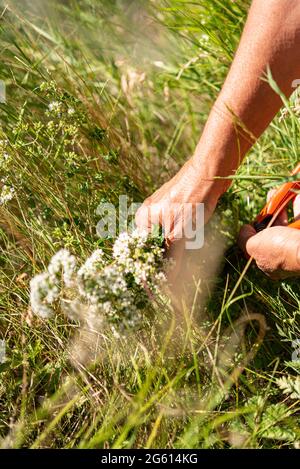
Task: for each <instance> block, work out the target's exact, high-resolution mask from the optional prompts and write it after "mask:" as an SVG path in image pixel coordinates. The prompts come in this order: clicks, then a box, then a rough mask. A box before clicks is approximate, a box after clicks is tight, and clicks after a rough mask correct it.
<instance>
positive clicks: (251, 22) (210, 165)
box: [193, 0, 300, 195]
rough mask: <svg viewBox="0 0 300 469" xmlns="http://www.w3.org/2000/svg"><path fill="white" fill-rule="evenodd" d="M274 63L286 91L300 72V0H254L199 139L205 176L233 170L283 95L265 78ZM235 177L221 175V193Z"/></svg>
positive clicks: (217, 185) (218, 190) (217, 183)
mask: <svg viewBox="0 0 300 469" xmlns="http://www.w3.org/2000/svg"><path fill="white" fill-rule="evenodd" d="M268 67H270V69H271V72H272V75H273V78H274V79H275V81H276V82H277V84H278V86H279V88H280V89H281V90H282V91H283V92H284V94H285V95H286V96H290V94H291V93H292V92H293V90H294V88H293V86H292V84H293V81H294V80H295V79H297V78H300V1H299V0H267V1H266V0H254V1H253V3H252V6H251V8H250V11H249V15H248V19H247V22H246V25H245V29H244V32H243V35H242V38H241V41H240V45H239V48H238V50H237V52H236V55H235V59H234V61H233V63H232V66H231V69H230V71H229V74H228V76H227V79H226V81H225V83H224V86H223V88H222V91H221V93H220V95H219V97H218V99H217V100H216V102H215V104H214V106H213V108H212V110H211V113H210V115H209V118H208V121H207V123H206V126H205V128H204V131H203V133H202V136H201V139H200V141H199V143H198V145H197V148H196V151H195V154H194V157H193V159H194V161H195V162H196V163H197V164H198V163H199V162H200V165H199V166H200V167H201V171H200V172H201V174H200V178H203V179H210V180H213V179H214V177H216V176H219V177H224V176H229V175H232V174H234V171H235V170H236V169H237V168H238V166H239V164H240V163H241V161H242V159H243V157H244V156H245V154H246V153H247V151H248V150H249V149H250V148H251V146H252V145H253V144H254V143H255V141H256V139H257V138H258V137H259V136H260V135H261V134H262V132H263V131H264V130H265V129H266V127H267V126H268V125H269V123H270V122H271V121H272V119H273V118H274V116H275V115H276V113H277V112H278V110H279V109H280V107H281V106H282V101H281V99H280V97H279V96H278V95H277V94H276V93H275V92H274V91H273V90H272V88H271V87H270V85H269V83H267V82H266V81H265V80H264V77H265V75H266V71H267V68H268ZM229 185H230V182H228V180H217V181H215V182H214V186H215V187H214V189H215V191H216V193H218V195H220V194H221V193H222V192H224V191H225V190H226V189H227V188H228V186H229Z"/></svg>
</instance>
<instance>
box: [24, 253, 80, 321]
mask: <svg viewBox="0 0 300 469" xmlns="http://www.w3.org/2000/svg"><path fill="white" fill-rule="evenodd" d="M75 271H76V259H75V257H74V256H72V255H71V254H70V253H69V252H68V251H67V250H66V249H61V250H60V251H58V252H57V253H56V254H55V255H54V256H53V257H52V259H51V261H50V264H49V266H48V269H47V271H46V272H43V273H42V274H39V275H36V276H35V277H34V278H33V279H32V280H31V282H30V304H31V307H32V310H33V312H34V313H36V314H38V315H40V316H42V317H44V318H48V317H50V316H51V315H52V312H53V310H52V308H51V305H52V304H53V303H54V302H55V301H56V300H57V299H58V298H59V296H60V294H61V291H62V287H63V285H65V286H66V287H70V286H72V285H73V278H74V274H75Z"/></svg>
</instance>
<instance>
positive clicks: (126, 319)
mask: <svg viewBox="0 0 300 469" xmlns="http://www.w3.org/2000/svg"><path fill="white" fill-rule="evenodd" d="M162 258H163V249H162V248H160V247H159V246H158V244H157V242H155V240H154V239H152V238H150V237H148V235H147V234H140V233H137V232H134V233H132V234H131V235H129V234H127V233H122V234H121V235H120V236H119V237H118V239H117V240H116V241H115V243H114V246H113V261H112V262H110V263H109V262H108V261H107V260H106V259H105V255H104V253H103V251H102V250H101V249H97V250H96V251H94V252H93V253H92V255H91V256H90V257H89V258H88V259H86V261H85V262H84V264H83V265H82V266H81V267H80V268H79V269H77V268H76V259H75V257H74V256H72V255H71V254H70V253H69V252H68V251H67V250H66V249H62V250H60V251H59V252H58V253H57V254H55V255H54V256H53V257H52V259H51V261H50V263H49V266H48V269H47V271H46V272H44V273H42V274H40V275H37V276H36V277H35V278H34V279H33V280H32V281H31V284H30V286H31V295H30V301H31V306H32V309H33V311H34V312H35V313H36V314H39V315H40V316H42V317H44V318H47V317H49V316H50V315H51V313H52V308H51V305H52V304H53V303H54V302H55V301H57V300H58V299H61V300H64V298H63V293H67V290H66V289H65V288H64V287H68V288H69V289H70V288H71V291H72V299H73V300H72V302H71V303H72V304H71V307H70V308H69V310H70V314H69V317H70V318H71V319H74V318H78V317H80V315H76V311H75V310H79V309H81V310H82V311H84V314H85V317H84V320H85V322H86V323H87V324H88V326H89V327H91V324H94V326H95V324H96V323H97V322H98V323H101V324H102V323H103V321H102V319H103V320H104V321H106V323H108V324H110V326H111V327H112V329H113V331H114V333H115V334H118V332H117V329H118V330H121V331H122V330H123V329H124V328H128V327H130V328H133V327H136V326H137V325H139V324H140V323H141V319H142V313H143V311H142V310H143V308H144V307H145V305H146V304H147V302H148V301H149V297H148V296H147V295H148V292H149V291H150V292H152V293H156V292H157V289H158V286H159V284H161V282H162V281H163V280H164V279H165V276H164V274H163V273H162V272H161V270H162V266H163V262H162ZM74 297H75V299H74ZM65 303H66V302H65ZM67 303H68V302H67ZM80 305H82V307H80ZM65 312H67V308H65ZM67 314H68V313H67ZM97 317H98V318H101V321H99V320H98V318H97Z"/></svg>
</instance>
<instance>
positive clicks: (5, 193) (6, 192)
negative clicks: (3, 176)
mask: <svg viewBox="0 0 300 469" xmlns="http://www.w3.org/2000/svg"><path fill="white" fill-rule="evenodd" d="M2 182H3V181H2ZM15 192H16V191H15V188H14V187H13V186H8V185H6V184H4V185H3V186H2V189H1V193H0V205H4V204H6V202H8V201H9V200H11V199H13V197H14V195H15Z"/></svg>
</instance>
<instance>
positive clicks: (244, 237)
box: [238, 225, 257, 257]
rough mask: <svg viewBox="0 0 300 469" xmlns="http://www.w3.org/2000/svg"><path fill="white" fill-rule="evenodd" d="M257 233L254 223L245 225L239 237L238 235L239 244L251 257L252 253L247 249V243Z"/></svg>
mask: <svg viewBox="0 0 300 469" xmlns="http://www.w3.org/2000/svg"><path fill="white" fill-rule="evenodd" d="M256 234H257V233H256V231H255V229H254V228H253V226H252V225H244V226H243V227H242V228H241V231H240V234H239V237H238V245H239V246H240V248H241V249H242V250H243V251H244V253H245V254H246V255H247V256H248V257H249V256H250V255H251V254H250V253H249V252H248V251H247V243H248V241H249V239H251V238H252V237H253V236H255V235H256Z"/></svg>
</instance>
